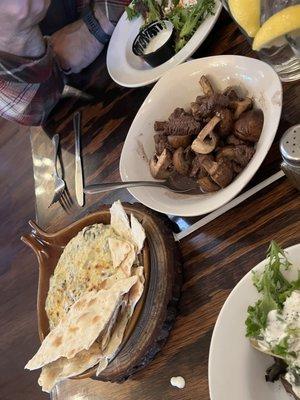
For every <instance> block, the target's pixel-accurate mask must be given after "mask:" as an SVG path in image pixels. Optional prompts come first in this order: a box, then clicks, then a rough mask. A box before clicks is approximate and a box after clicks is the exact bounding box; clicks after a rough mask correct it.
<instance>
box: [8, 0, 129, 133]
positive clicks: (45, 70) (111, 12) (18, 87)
mask: <svg viewBox="0 0 300 400" xmlns="http://www.w3.org/2000/svg"><path fill="white" fill-rule="evenodd" d="M89 2H90V1H89V0H77V1H76V7H77V11H78V12H79V15H80V13H81V12H82V10H83V9H84V7H85V6H86V5H88V4H89ZM95 3H97V4H99V5H100V7H101V9H102V11H103V12H104V13H105V14H106V16H107V17H108V19H109V20H110V21H111V22H112V23H114V24H116V23H117V21H118V20H119V18H120V16H121V15H122V13H123V12H124V8H125V6H126V5H128V4H129V3H130V0H95ZM63 87H64V76H63V73H62V72H61V71H60V69H59V67H58V64H57V63H56V61H55V57H54V54H53V52H52V49H51V46H50V45H49V43H47V48H46V53H45V55H44V56H43V57H42V58H39V59H30V58H24V57H19V56H15V55H13V54H9V53H5V52H1V51H0V116H1V117H4V118H6V119H8V120H11V121H16V122H19V123H20V124H23V125H41V124H42V123H43V122H44V121H45V119H46V118H47V116H48V114H49V113H50V111H51V110H52V108H53V107H54V106H55V104H56V103H57V102H58V100H59V98H60V95H61V93H62V91H63Z"/></svg>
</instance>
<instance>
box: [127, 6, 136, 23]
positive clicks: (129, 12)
mask: <svg viewBox="0 0 300 400" xmlns="http://www.w3.org/2000/svg"><path fill="white" fill-rule="evenodd" d="M125 11H126V13H127V18H128V19H129V21H132V20H133V19H135V18H137V17H139V16H140V13H139V12H138V11H137V9H136V8H135V7H131V6H128V7H125Z"/></svg>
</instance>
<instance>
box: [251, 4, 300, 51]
mask: <svg viewBox="0 0 300 400" xmlns="http://www.w3.org/2000/svg"><path fill="white" fill-rule="evenodd" d="M298 29H300V5H296V6H289V7H287V8H284V9H283V10H281V11H279V12H278V13H276V14H274V15H272V17H270V18H269V19H268V20H267V21H266V22H265V23H264V24H263V25H262V26H261V28H260V29H259V31H258V32H257V34H256V36H255V38H254V41H253V44H252V48H253V50H256V51H258V50H261V49H262V48H264V47H270V45H271V43H272V42H273V41H275V40H277V39H280V37H282V36H284V35H287V34H288V33H292V32H294V31H296V30H298Z"/></svg>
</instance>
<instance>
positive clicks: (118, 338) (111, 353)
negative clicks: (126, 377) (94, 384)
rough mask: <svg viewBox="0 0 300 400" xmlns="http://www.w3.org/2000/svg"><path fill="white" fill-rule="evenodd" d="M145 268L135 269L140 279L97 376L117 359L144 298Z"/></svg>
mask: <svg viewBox="0 0 300 400" xmlns="http://www.w3.org/2000/svg"><path fill="white" fill-rule="evenodd" d="M143 270H144V268H143V267H142V266H140V267H137V268H135V271H134V276H136V277H138V280H137V282H136V283H135V284H134V285H133V286H132V288H131V289H130V292H129V293H128V304H127V305H126V307H124V308H123V310H122V312H121V313H120V317H119V319H118V321H117V323H116V326H115V329H114V331H113V333H112V336H111V339H110V341H109V343H108V346H107V348H106V349H105V350H104V352H103V355H102V356H101V358H100V360H99V364H98V367H97V372H96V375H97V376H99V375H100V373H101V372H102V371H103V370H105V368H106V367H107V366H108V364H109V362H110V361H111V360H112V359H113V358H114V357H115V355H116V353H117V351H118V349H119V347H120V345H121V343H122V340H123V337H124V333H125V330H126V326H127V323H128V321H129V320H130V318H131V317H132V314H133V311H134V308H135V306H136V304H137V302H138V301H139V299H140V298H141V296H142V293H143V290H144V282H145V278H144V273H143Z"/></svg>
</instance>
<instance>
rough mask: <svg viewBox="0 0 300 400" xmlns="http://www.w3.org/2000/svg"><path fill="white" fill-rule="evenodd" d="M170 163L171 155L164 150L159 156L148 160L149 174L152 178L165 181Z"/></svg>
mask: <svg viewBox="0 0 300 400" xmlns="http://www.w3.org/2000/svg"><path fill="white" fill-rule="evenodd" d="M171 163H172V154H171V153H170V152H169V150H167V149H164V151H163V152H162V153H161V155H160V156H157V155H154V156H153V158H152V159H151V160H150V172H151V175H152V176H153V178H156V179H167V178H168V177H169V176H170V174H171V171H170V168H169V167H170V165H171Z"/></svg>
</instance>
